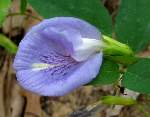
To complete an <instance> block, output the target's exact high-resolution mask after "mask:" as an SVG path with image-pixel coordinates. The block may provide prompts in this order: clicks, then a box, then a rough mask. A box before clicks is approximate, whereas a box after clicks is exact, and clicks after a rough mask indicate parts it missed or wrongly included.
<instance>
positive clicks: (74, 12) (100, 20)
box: [29, 0, 112, 35]
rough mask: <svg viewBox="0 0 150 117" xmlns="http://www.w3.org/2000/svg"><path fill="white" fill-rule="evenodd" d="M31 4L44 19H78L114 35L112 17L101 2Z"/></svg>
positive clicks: (76, 0) (38, 1)
mask: <svg viewBox="0 0 150 117" xmlns="http://www.w3.org/2000/svg"><path fill="white" fill-rule="evenodd" d="M29 3H30V4H31V5H32V6H33V8H35V10H37V11H38V12H39V13H40V14H41V15H42V16H44V18H51V17H57V16H72V17H78V18H81V19H84V20H86V21H88V22H90V23H91V24H93V25H95V26H97V27H98V28H99V29H101V31H102V33H104V34H109V35H110V34H111V33H112V21H111V17H110V16H109V14H108V12H107V10H106V9H105V8H104V6H103V5H102V3H101V2H100V0H29Z"/></svg>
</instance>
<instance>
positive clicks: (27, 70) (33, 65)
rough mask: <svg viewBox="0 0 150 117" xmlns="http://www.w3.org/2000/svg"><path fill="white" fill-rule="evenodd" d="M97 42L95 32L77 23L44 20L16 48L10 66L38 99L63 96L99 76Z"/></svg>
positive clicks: (89, 27) (83, 24)
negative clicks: (12, 62)
mask: <svg viewBox="0 0 150 117" xmlns="http://www.w3.org/2000/svg"><path fill="white" fill-rule="evenodd" d="M100 40H101V33H100V32H99V30H98V29H96V28H95V27H94V26H92V25H91V24H89V23H87V22H86V21H83V20H81V19H77V18H73V17H55V18H51V19H45V20H43V21H42V22H41V23H39V24H37V25H35V26H33V27H32V28H31V29H30V31H29V32H28V33H27V34H26V35H25V37H24V38H23V40H22V41H21V43H20V44H19V49H18V52H17V54H16V57H15V60H14V64H13V67H14V69H15V70H16V75H17V80H18V81H19V83H20V85H21V86H23V87H24V88H25V89H27V90H29V91H32V92H34V93H37V94H39V95H45V96H62V95H65V94H67V93H69V92H71V91H72V90H74V89H76V88H78V87H80V86H82V85H84V84H87V83H89V82H90V81H91V80H93V79H94V78H95V77H96V75H97V74H98V73H99V70H100V66H101V63H102V53H101V52H100V50H101V48H100V45H101V41H100Z"/></svg>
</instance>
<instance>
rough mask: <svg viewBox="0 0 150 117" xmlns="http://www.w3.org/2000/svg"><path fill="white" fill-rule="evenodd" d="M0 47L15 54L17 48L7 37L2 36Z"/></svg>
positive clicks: (0, 35)
mask: <svg viewBox="0 0 150 117" xmlns="http://www.w3.org/2000/svg"><path fill="white" fill-rule="evenodd" d="M0 46H2V47H4V48H5V49H6V50H7V51H8V52H10V53H12V54H15V53H16V52H17V46H16V45H15V44H14V43H13V42H12V41H11V40H10V39H9V38H7V37H6V36H4V35H3V34H0Z"/></svg>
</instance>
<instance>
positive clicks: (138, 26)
mask: <svg viewBox="0 0 150 117" xmlns="http://www.w3.org/2000/svg"><path fill="white" fill-rule="evenodd" d="M115 32H116V38H117V39H119V41H121V42H123V43H126V44H129V46H130V47H131V48H132V49H133V50H134V51H136V52H139V51H141V50H143V49H144V48H145V47H146V46H147V45H148V44H149V43H150V0H121V6H120V9H119V14H118V16H117V18H116V25H115Z"/></svg>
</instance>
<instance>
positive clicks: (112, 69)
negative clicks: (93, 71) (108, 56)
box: [90, 60, 119, 85]
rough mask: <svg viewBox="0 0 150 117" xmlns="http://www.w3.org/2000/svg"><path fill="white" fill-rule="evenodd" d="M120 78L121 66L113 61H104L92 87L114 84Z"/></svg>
mask: <svg viewBox="0 0 150 117" xmlns="http://www.w3.org/2000/svg"><path fill="white" fill-rule="evenodd" d="M118 78H119V66H118V65H117V64H115V63H113V62H111V61H108V60H104V61H103V64H102V66H101V68H100V73H99V74H98V75H97V77H96V78H95V79H94V80H93V81H92V82H90V84H91V85H105V84H112V83H114V82H116V81H117V79H118Z"/></svg>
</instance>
